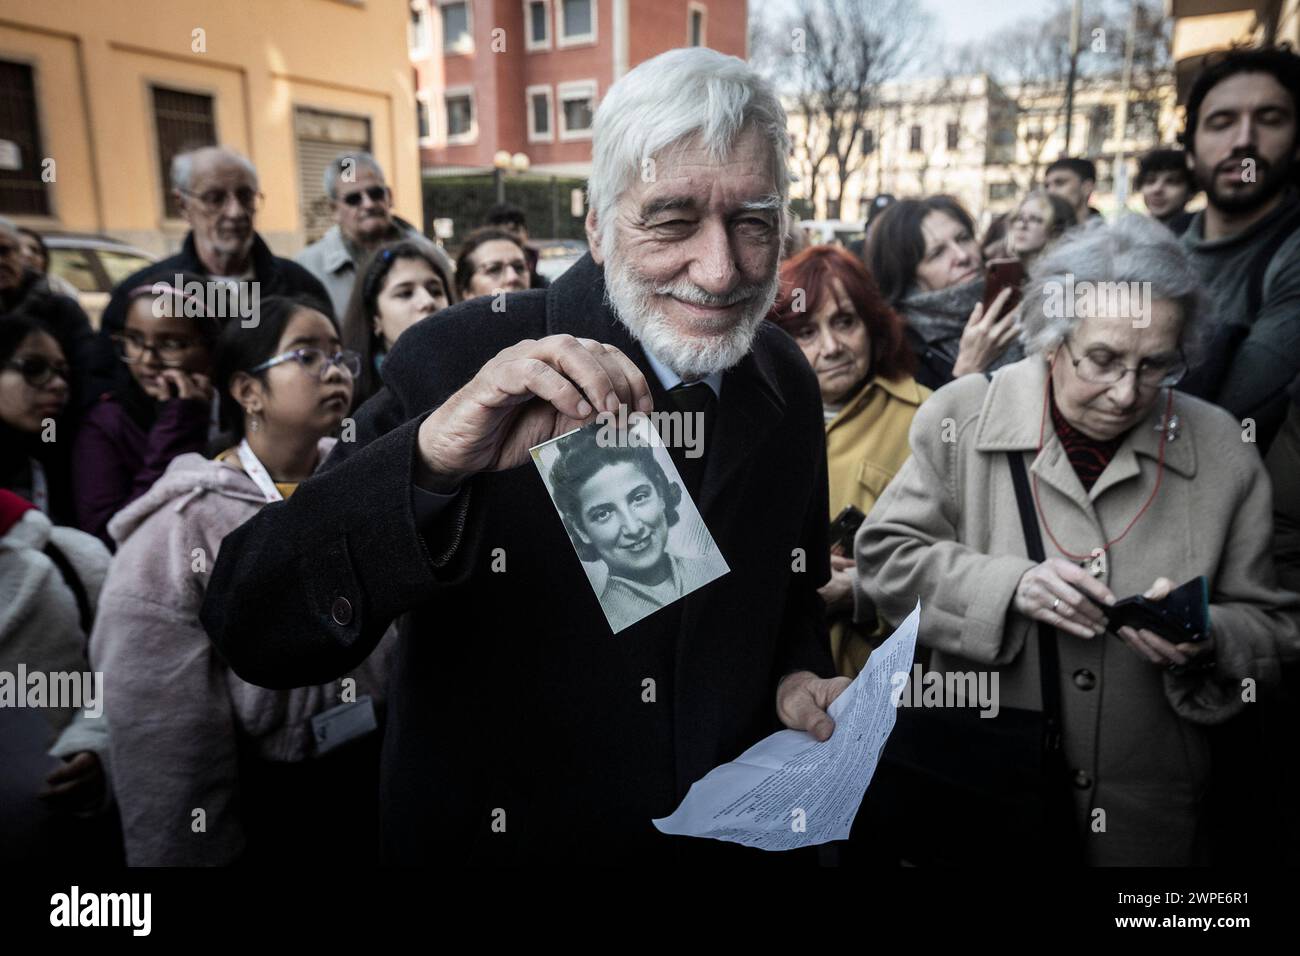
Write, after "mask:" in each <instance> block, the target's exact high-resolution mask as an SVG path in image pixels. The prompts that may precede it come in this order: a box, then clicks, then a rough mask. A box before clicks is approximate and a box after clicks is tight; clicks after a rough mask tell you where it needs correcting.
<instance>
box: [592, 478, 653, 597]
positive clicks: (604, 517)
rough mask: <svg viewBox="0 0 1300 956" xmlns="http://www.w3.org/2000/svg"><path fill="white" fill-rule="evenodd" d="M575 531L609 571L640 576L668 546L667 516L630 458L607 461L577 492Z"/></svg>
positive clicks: (648, 481)
mask: <svg viewBox="0 0 1300 956" xmlns="http://www.w3.org/2000/svg"><path fill="white" fill-rule="evenodd" d="M578 505H579V512H578V513H579V514H580V515H581V518H582V527H581V528H580V529H579V533H580V534H581V535H582V536H583V537H584V538H585V539H586V540H587V541H588V542H589V543H590V544H591V545H592V546H593V547H594V548H595V549H596V551H597V553H598V554H599V555H600V557H601V558H602V559H603V560H604V562H605V563H606V564H607V565H609V570H610V572H611V573H613V574H617V575H620V576H622V577H639V576H642V575H644V574H646V573H647V572H648V571H651V570H652V569H654V568H655V566H656V565H658V564H659V562H660V561H661V560H662V559H663V557H664V551H665V549H666V548H667V547H668V515H667V508H666V506H665V503H664V500H663V497H662V496H661V495H660V494H659V490H658V489H657V488H656V487H655V484H654V482H653V481H651V480H650V477H649V476H648V475H647V474H646V473H645V472H643V471H642V470H641V469H640V468H639V467H638V466H637V465H635V464H633V463H632V462H630V461H620V462H616V463H614V464H611V465H606V466H605V467H603V468H601V469H600V470H599V471H598V472H596V473H595V474H594V475H592V476H591V477H590V478H588V479H587V480H586V482H584V483H583V485H582V487H581V488H580V489H579V490H578Z"/></svg>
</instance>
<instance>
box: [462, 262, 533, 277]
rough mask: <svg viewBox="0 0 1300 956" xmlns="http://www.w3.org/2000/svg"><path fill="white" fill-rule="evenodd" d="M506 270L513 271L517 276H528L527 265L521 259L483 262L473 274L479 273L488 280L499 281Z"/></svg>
mask: <svg viewBox="0 0 1300 956" xmlns="http://www.w3.org/2000/svg"><path fill="white" fill-rule="evenodd" d="M507 269H513V270H514V271H515V275H518V276H526V275H528V263H527V262H525V261H524V260H523V259H512V260H511V261H510V262H485V263H483V264H482V265H481V266H479V267H478V268H477V269H475V270H474V272H475V273H481V274H482V275H485V276H487V277H488V278H489V279H500V278H501V277H502V276H504V275H505V274H506V270H507Z"/></svg>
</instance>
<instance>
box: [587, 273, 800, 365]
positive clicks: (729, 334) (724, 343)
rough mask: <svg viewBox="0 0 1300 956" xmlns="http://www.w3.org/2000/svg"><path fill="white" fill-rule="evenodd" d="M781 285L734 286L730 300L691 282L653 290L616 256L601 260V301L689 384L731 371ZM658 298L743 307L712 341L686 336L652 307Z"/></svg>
mask: <svg viewBox="0 0 1300 956" xmlns="http://www.w3.org/2000/svg"><path fill="white" fill-rule="evenodd" d="M779 284H780V275H779V274H778V273H777V272H776V271H775V270H773V272H772V278H771V279H770V280H769V281H768V282H766V283H764V284H762V285H741V286H737V287H736V289H735V290H734V291H732V292H731V293H730V294H729V295H725V296H717V295H713V294H711V293H708V292H705V291H704V290H703V289H701V288H699V287H698V286H696V285H694V284H693V283H691V282H689V281H685V280H684V281H681V282H675V283H672V284H669V285H663V286H656V285H654V284H653V283H651V282H648V281H646V280H645V279H643V278H641V277H640V276H639V275H636V274H635V273H634V272H633V271H632V268H631V266H630V265H629V264H626V262H625V260H624V258H623V257H622V256H619V255H617V254H615V255H612V256H610V255H607V256H606V258H605V300H606V302H608V303H609V305H610V307H611V308H612V309H613V310H614V314H615V315H616V316H617V317H618V320H619V321H620V322H622V323H623V325H624V326H626V327H627V330H628V331H629V332H631V333H632V338H634V339H636V340H637V341H638V342H639V343H641V347H642V348H644V349H645V350H646V351H647V352H652V353H654V356H655V358H657V359H659V360H660V361H661V362H663V363H664V364H665V365H667V366H668V367H669V368H670V369H672V370H673V371H674V372H676V373H677V374H678V375H680V376H681V377H682V378H684V379H686V380H688V381H696V380H698V379H701V378H705V377H707V376H709V375H712V374H713V373H714V372H721V371H724V370H726V369H729V368H731V367H732V366H733V365H735V364H736V363H738V362H739V361H740V360H741V359H742V358H744V357H745V356H746V355H747V354H748V353H749V349H750V347H751V346H752V345H753V344H754V336H755V335H757V334H758V329H759V326H760V325H762V324H763V322H764V320H765V319H766V318H767V313H768V311H769V310H770V309H771V308H772V303H773V302H775V301H776V294H777V291H778V287H779ZM656 295H671V296H674V297H676V298H678V299H682V300H684V301H687V302H691V303H695V304H698V305H712V306H718V305H732V304H735V303H738V302H746V303H747V304H746V305H745V307H744V310H743V311H742V313H741V317H740V321H739V322H737V323H736V325H735V326H733V327H732V328H730V329H727V330H725V331H722V332H719V333H718V334H716V335H710V336H707V337H706V336H684V335H682V334H681V333H679V332H678V331H677V330H676V329H674V328H673V324H672V322H671V321H670V320H669V319H668V318H667V317H665V316H664V314H663V313H662V312H660V311H659V309H658V308H656V306H655V296H656Z"/></svg>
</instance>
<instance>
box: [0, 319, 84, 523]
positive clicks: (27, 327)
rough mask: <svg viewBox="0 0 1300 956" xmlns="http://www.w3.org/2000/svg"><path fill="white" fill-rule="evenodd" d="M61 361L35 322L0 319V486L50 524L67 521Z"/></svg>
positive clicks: (64, 369) (65, 377)
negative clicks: (19, 498) (40, 514)
mask: <svg viewBox="0 0 1300 956" xmlns="http://www.w3.org/2000/svg"><path fill="white" fill-rule="evenodd" d="M70 378H71V373H70V371H69V369H68V362H67V359H66V358H65V357H64V351H63V348H62V346H60V344H59V340H58V339H57V338H55V337H54V335H53V334H51V332H50V331H48V330H47V329H46V327H45V326H44V325H42V324H41V323H39V322H37V321H36V320H35V319H31V318H28V317H26V316H9V317H7V318H2V319H0V487H3V488H7V489H9V490H10V491H12V492H14V493H15V494H17V495H19V496H21V497H22V498H25V499H26V500H27V501H30V502H31V503H32V504H34V505H35V506H36V507H37V508H39V509H40V510H41V511H42V512H43V513H44V514H45V515H47V516H48V517H49V518H50V520H51V521H53V522H54V523H55V524H64V525H66V524H71V523H72V496H71V493H70V491H69V487H68V486H69V478H68V472H69V467H68V454H67V448H68V444H69V442H68V438H69V436H68V434H67V431H66V429H67V425H66V423H65V422H64V420H63V412H64V410H65V409H66V408H67V405H68V395H69V379H70Z"/></svg>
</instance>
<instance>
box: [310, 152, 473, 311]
mask: <svg viewBox="0 0 1300 956" xmlns="http://www.w3.org/2000/svg"><path fill="white" fill-rule="evenodd" d="M324 186H325V195H326V196H327V197H329V200H330V202H331V203H332V204H333V207H334V225H332V226H330V228H329V231H328V232H326V233H325V235H323V236H321V237H320V239H318V240H317V241H315V242H313V243H312V244H311V245H309V246H308V247H307V248H306V249H304V250H303V251H302V252H300V253H298V255H297V257H296V261H297V262H298V264H299V265H301V266H304V267H305V268H306V269H307V270H308V271H309V272H311V274H312V275H314V276H315V277H316V278H317V279H319V280H320V281H321V284H322V285H323V286H325V289H326V291H328V292H329V296H330V301H331V302H332V303H333V305H334V314H335V315H337V316H338V317H339V318H340V319H342V317H343V314H344V313H345V312H346V311H347V308H348V299H350V298H351V297H352V286H353V285H354V284H355V283H356V279H357V269H358V268H359V267H360V266H361V265H362V263H364V262H365V260H366V257H367V256H369V255H370V254H371V253H373V252H374V251H375V250H376V249H378V248H379V247H380V246H382V245H383V244H384V243H386V242H395V241H397V240H399V239H411V240H413V241H415V242H417V243H419V244H420V246H421V247H422V248H424V250H425V251H426V252H428V253H429V255H431V256H433V257H434V258H435V259H437V260H438V261H439V262H440V263H441V264H442V267H443V268H444V269H445V270H446V273H447V275H453V274H454V273H455V272H456V267H455V265H453V263H452V261H451V259H450V258H449V257H448V255H447V253H445V252H443V251H442V248H441V247H440V246H437V245H435V244H434V243H432V242H430V241H429V240H428V239H426V238H425V237H424V234H423V233H422V232H420V230H418V229H416V228H415V227H414V226H412V225H411V224H410V223H409V222H407V221H406V220H405V219H403V218H401V217H400V216H398V215H395V214H394V213H393V193H392V190H391V189H389V188H388V184H387V183H386V182H385V181H384V171H383V169H382V168H381V167H380V165H379V162H378V160H376V159H375V157H373V156H371V155H370V154H369V153H366V152H354V153H340V154H339V155H337V156H335V157H334V159H333V160H331V161H330V164H329V165H328V166H326V167H325V176H324Z"/></svg>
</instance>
